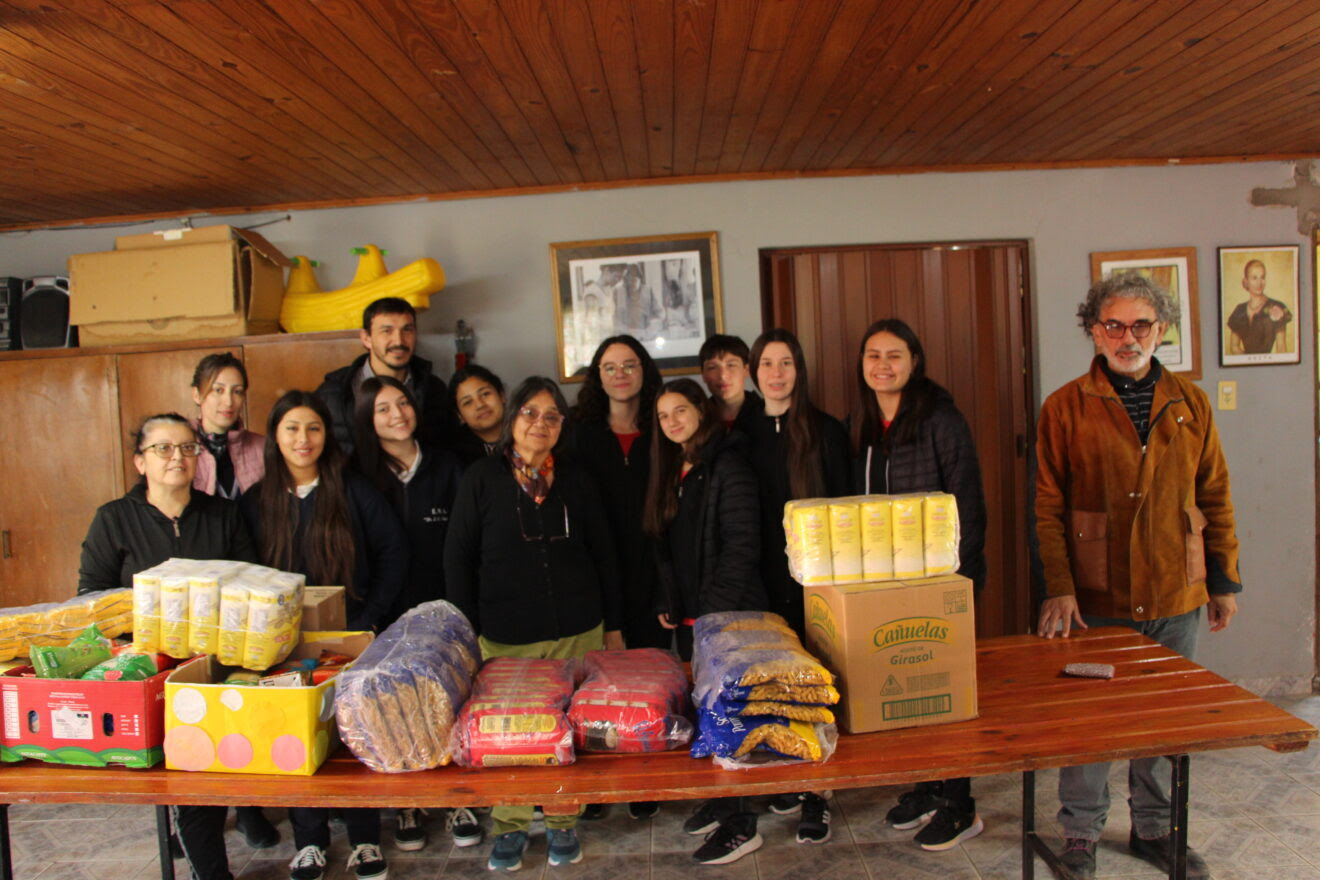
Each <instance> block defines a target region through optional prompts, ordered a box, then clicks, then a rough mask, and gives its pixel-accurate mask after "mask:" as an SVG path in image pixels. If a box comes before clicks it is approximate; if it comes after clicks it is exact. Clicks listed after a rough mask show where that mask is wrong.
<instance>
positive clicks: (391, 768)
mask: <svg viewBox="0 0 1320 880" xmlns="http://www.w3.org/2000/svg"><path fill="white" fill-rule="evenodd" d="M480 658H481V651H480V649H479V648H478V647H477V638H476V634H475V633H474V632H473V631H472V625H471V624H470V623H468V620H467V618H466V617H464V616H463V613H462V612H461V611H459V610H458V609H457V608H456V607H454V606H453V605H451V604H450V603H448V602H445V601H443V600H437V601H435V602H425V603H423V604H421V605H418V606H417V607H416V608H413V609H412V610H410V611H408V612H406V613H404V614H403V616H401V617H400V618H399V619H398V620H397V621H395V622H394V623H393V624H392V625H391V626H390V627H389V628H388V629H386V630H385V631H384V632H383V633H381V634H380V635H379V636H378V637H377V638H376V640H375V641H374V642H372V643H371V645H370V647H368V648H367V649H366V650H365V651H363V652H362V655H361V656H360V657H358V659H357V661H356V662H355V663H354V664H353V665H352V666H351V667H350V668H349V669H347V670H346V671H345V672H343V673H342V674H341V675H340V676H339V685H338V692H337V693H336V695H335V715H336V717H337V719H338V722H339V735H340V738H341V739H342V740H343V741H344V744H345V745H347V746H348V747H349V749H350V750H352V752H353V754H354V755H356V756H357V757H358V760H360V761H361V762H362V763H364V764H366V765H367V766H368V767H370V768H371V769H372V770H376V771H378V772H383V773H402V772H406V771H411V770H429V769H431V768H432V767H439V766H442V765H444V764H448V763H449V762H450V760H451V758H452V753H451V751H450V745H449V743H450V734H451V731H452V729H453V726H454V721H455V718H456V717H457V715H458V710H459V707H461V706H462V705H463V703H464V701H465V700H467V698H468V694H469V693H470V691H471V689H472V677H473V675H474V674H475V673H476V670H477V667H478V666H479V665H480V662H481V660H480Z"/></svg>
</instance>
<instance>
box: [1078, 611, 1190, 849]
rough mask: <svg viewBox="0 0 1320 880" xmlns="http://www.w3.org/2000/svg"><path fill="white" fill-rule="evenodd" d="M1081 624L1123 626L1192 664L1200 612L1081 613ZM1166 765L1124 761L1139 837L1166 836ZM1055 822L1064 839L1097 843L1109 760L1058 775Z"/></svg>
mask: <svg viewBox="0 0 1320 880" xmlns="http://www.w3.org/2000/svg"><path fill="white" fill-rule="evenodd" d="M1082 618H1083V619H1084V620H1085V621H1086V625H1087V626H1090V627H1095V626H1126V627H1129V628H1131V629H1135V630H1136V631H1137V632H1139V633H1141V634H1142V635H1144V636H1149V637H1150V638H1152V639H1154V640H1155V641H1157V642H1159V643H1160V644H1161V645H1163V646H1164V647H1166V648H1169V649H1171V650H1173V651H1177V652H1178V653H1179V654H1181V655H1183V656H1184V657H1186V658H1187V659H1189V660H1191V659H1192V658H1193V656H1194V655H1195V654H1196V639H1197V636H1198V635H1199V634H1200V630H1201V609H1200V608H1197V609H1196V610H1194V611H1188V612H1187V613H1186V614H1179V615H1178V616H1177V617H1162V618H1160V619H1159V620H1125V619H1122V618H1116V617H1092V616H1091V615H1089V614H1083V615H1082ZM1170 769H1171V768H1170V766H1169V764H1168V763H1166V762H1165V761H1164V759H1163V758H1136V759H1134V760H1132V761H1129V762H1128V809H1129V811H1130V812H1131V814H1132V828H1133V829H1134V830H1135V831H1136V832H1137V836H1138V837H1142V838H1145V839H1147V840H1153V839H1155V838H1157V837H1163V836H1164V835H1166V834H1168V833H1169V777H1170ZM1059 803H1060V807H1059V824H1060V825H1062V826H1063V836H1064V837H1080V838H1082V839H1083V840H1099V839H1100V832H1101V831H1102V830H1103V829H1104V827H1105V820H1106V819H1108V818H1109V762H1108V761H1105V762H1102V763H1099V764H1083V765H1082V766H1080V767H1064V768H1063V769H1061V770H1060V771H1059Z"/></svg>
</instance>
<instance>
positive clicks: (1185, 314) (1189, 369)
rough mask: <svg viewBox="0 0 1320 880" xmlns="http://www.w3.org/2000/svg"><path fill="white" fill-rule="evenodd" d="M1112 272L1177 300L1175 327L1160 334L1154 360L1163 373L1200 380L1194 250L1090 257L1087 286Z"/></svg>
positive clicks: (1128, 252)
mask: <svg viewBox="0 0 1320 880" xmlns="http://www.w3.org/2000/svg"><path fill="white" fill-rule="evenodd" d="M1115 272H1138V273H1140V274H1142V275H1144V276H1146V277H1147V278H1149V279H1150V280H1152V281H1154V282H1155V283H1156V284H1158V285H1159V286H1161V287H1163V288H1164V289H1166V290H1168V291H1169V292H1170V293H1172V294H1173V295H1174V296H1175V297H1177V299H1178V314H1179V319H1178V324H1177V326H1174V327H1170V328H1169V329H1168V330H1166V331H1164V338H1163V339H1162V340H1160V345H1159V348H1157V349H1155V356H1156V357H1157V358H1159V359H1160V363H1161V364H1162V365H1163V366H1164V368H1165V369H1167V370H1171V371H1173V372H1175V373H1182V374H1183V375H1184V376H1186V377H1187V378H1189V379H1199V378H1201V320H1200V312H1199V311H1198V310H1197V307H1198V303H1199V300H1198V299H1197V293H1196V248H1194V247H1176V248H1155V249H1153V250H1144V251H1104V252H1099V253H1093V254H1091V283H1092V284H1094V283H1095V282H1097V281H1099V280H1100V279H1102V278H1106V277H1108V276H1109V275H1112V274H1114V273H1115Z"/></svg>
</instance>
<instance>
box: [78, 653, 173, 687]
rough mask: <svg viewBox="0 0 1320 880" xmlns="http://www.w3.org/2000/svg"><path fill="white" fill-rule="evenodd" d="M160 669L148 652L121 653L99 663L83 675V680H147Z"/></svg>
mask: <svg viewBox="0 0 1320 880" xmlns="http://www.w3.org/2000/svg"><path fill="white" fill-rule="evenodd" d="M158 671H159V670H157V669H156V661H155V660H153V659H152V658H151V657H150V655H147V654H120V655H119V656H117V657H111V658H110V659H109V660H106V661H105V662H104V663H98V664H96V665H95V666H93V667H92V668H91V669H89V670H87V671H86V672H84V673H83V674H82V676H81V678H82V680H83V681H145V680H146V679H148V678H151V677H152V676H153V675H155V674H156V673H157V672H158Z"/></svg>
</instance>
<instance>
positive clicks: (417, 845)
mask: <svg viewBox="0 0 1320 880" xmlns="http://www.w3.org/2000/svg"><path fill="white" fill-rule="evenodd" d="M425 815H426V811H425V810H422V809H416V808H411V807H405V808H403V809H400V810H399V811H398V813H397V814H395V817H394V819H395V821H396V822H397V823H398V827H397V828H395V829H394V845H395V846H397V847H398V848H399V849H400V850H402V851H404V852H416V851H417V850H419V849H425V848H426V829H425V828H423V827H422V817H423V816H425Z"/></svg>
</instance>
